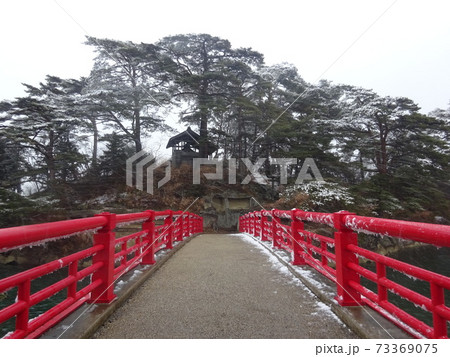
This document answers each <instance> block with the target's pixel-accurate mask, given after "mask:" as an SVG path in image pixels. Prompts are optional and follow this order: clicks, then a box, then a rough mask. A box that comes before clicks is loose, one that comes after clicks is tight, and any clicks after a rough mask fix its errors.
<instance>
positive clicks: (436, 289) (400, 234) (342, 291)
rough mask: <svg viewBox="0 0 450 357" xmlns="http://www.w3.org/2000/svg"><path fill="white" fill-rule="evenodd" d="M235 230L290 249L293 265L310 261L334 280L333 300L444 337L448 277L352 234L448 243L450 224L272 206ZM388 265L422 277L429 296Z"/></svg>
mask: <svg viewBox="0 0 450 357" xmlns="http://www.w3.org/2000/svg"><path fill="white" fill-rule="evenodd" d="M282 221H283V222H284V223H283V222H282ZM287 221H288V222H289V224H287V223H288V222H287ZM304 222H306V223H308V222H313V223H319V224H324V225H327V226H330V227H333V228H334V235H333V237H326V236H322V235H320V234H317V233H313V232H310V231H307V230H305V227H304ZM239 230H240V231H241V232H245V233H248V234H250V235H252V236H254V237H258V238H261V240H262V241H272V245H273V248H276V249H285V250H287V251H289V252H291V254H292V261H291V263H292V264H293V265H309V266H311V267H312V268H314V269H316V270H317V271H319V272H320V273H322V274H323V275H325V276H326V277H328V278H329V279H331V280H332V281H333V282H335V283H336V288H337V297H336V300H337V301H338V303H339V304H340V305H342V306H356V305H368V306H369V307H371V308H372V309H374V310H375V311H377V312H379V313H380V314H382V315H383V316H384V317H385V318H387V319H389V320H391V321H392V322H393V323H395V324H396V325H398V326H399V327H401V328H403V329H404V330H405V331H407V332H408V333H410V334H411V335H412V336H414V337H417V338H424V337H425V338H448V323H449V322H450V308H449V306H448V301H447V304H446V299H445V296H446V292H447V294H448V293H449V292H450V277H447V276H444V275H440V274H437V273H434V272H431V271H428V270H426V269H422V268H419V267H416V266H414V265H411V264H407V263H404V262H401V261H399V260H396V259H393V258H389V257H386V256H383V255H381V254H378V253H375V252H372V251H369V250H367V249H363V248H361V247H359V246H358V234H357V233H358V232H360V233H366V234H372V235H379V236H390V237H396V238H401V239H407V240H413V241H417V242H421V243H427V244H431V245H434V246H438V247H450V226H445V225H437V224H428V223H419V222H407V221H399V220H391V219H380V218H373V217H362V216H357V215H355V214H353V213H350V212H346V211H341V212H337V213H318V212H305V211H301V210H299V209H293V210H291V211H282V210H277V209H273V210H271V211H267V210H263V211H255V212H250V213H247V214H245V215H243V216H241V217H240V218H239ZM359 258H363V259H365V260H368V261H372V262H374V265H375V271H371V270H369V269H367V268H365V267H363V266H361V265H360V263H359ZM388 269H389V270H391V271H398V272H400V273H402V274H405V275H407V276H409V277H411V278H413V279H419V280H422V281H424V282H426V283H427V284H428V285H429V291H430V293H429V296H426V295H423V294H421V293H419V292H416V291H414V290H412V289H410V288H407V287H405V286H403V285H401V284H400V283H398V282H395V281H393V280H391V279H390V278H389V277H388V274H387V270H388ZM361 277H363V278H365V279H366V280H368V281H370V282H372V283H373V284H374V285H375V286H376V288H375V289H373V290H370V289H369V288H367V287H365V286H363V285H362V284H361ZM374 290H375V291H374ZM388 292H391V293H393V294H395V295H397V296H400V297H401V298H403V299H406V300H408V301H410V302H411V303H412V304H414V305H415V306H416V307H418V308H420V309H422V310H425V311H428V312H430V313H431V315H432V323H431V324H427V323H425V322H424V321H421V320H419V319H418V318H416V317H414V316H412V315H411V314H410V313H408V312H406V311H405V310H403V309H402V308H400V307H398V306H396V305H395V304H394V303H392V301H390V299H391V297H390V294H388ZM447 300H448V299H447ZM430 325H431V326H430Z"/></svg>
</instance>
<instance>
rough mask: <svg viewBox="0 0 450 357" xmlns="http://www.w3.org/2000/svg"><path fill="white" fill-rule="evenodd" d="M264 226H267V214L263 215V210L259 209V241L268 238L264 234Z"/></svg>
mask: <svg viewBox="0 0 450 357" xmlns="http://www.w3.org/2000/svg"><path fill="white" fill-rule="evenodd" d="M266 226H267V216H265V215H264V214H263V211H261V241H263V242H265V241H268V240H269V239H268V238H267V234H266Z"/></svg>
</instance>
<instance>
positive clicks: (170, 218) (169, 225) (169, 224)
mask: <svg viewBox="0 0 450 357" xmlns="http://www.w3.org/2000/svg"><path fill="white" fill-rule="evenodd" d="M169 212H170V213H169V215H168V216H167V217H166V218H165V219H164V225H167V226H166V230H167V235H168V237H167V238H168V239H167V240H168V241H167V244H166V249H172V248H173V211H171V210H169Z"/></svg>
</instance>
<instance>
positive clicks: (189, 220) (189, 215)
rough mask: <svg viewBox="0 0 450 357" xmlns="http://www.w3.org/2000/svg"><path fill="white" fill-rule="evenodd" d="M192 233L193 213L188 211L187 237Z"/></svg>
mask: <svg viewBox="0 0 450 357" xmlns="http://www.w3.org/2000/svg"><path fill="white" fill-rule="evenodd" d="M190 235H191V214H190V213H189V212H187V214H186V234H185V237H189V236H190Z"/></svg>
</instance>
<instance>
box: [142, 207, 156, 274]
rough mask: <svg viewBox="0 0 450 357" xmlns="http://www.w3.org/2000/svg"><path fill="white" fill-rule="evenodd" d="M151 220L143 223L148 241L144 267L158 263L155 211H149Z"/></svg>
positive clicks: (143, 259)
mask: <svg viewBox="0 0 450 357" xmlns="http://www.w3.org/2000/svg"><path fill="white" fill-rule="evenodd" d="M147 212H148V213H149V215H150V216H149V218H148V219H147V220H146V221H144V222H143V223H142V230H144V231H147V232H148V233H147V235H146V236H145V237H144V240H146V241H147V244H148V245H147V246H146V247H145V249H146V254H145V255H144V257H143V258H142V261H141V264H142V265H152V264H155V263H156V260H155V211H147Z"/></svg>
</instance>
